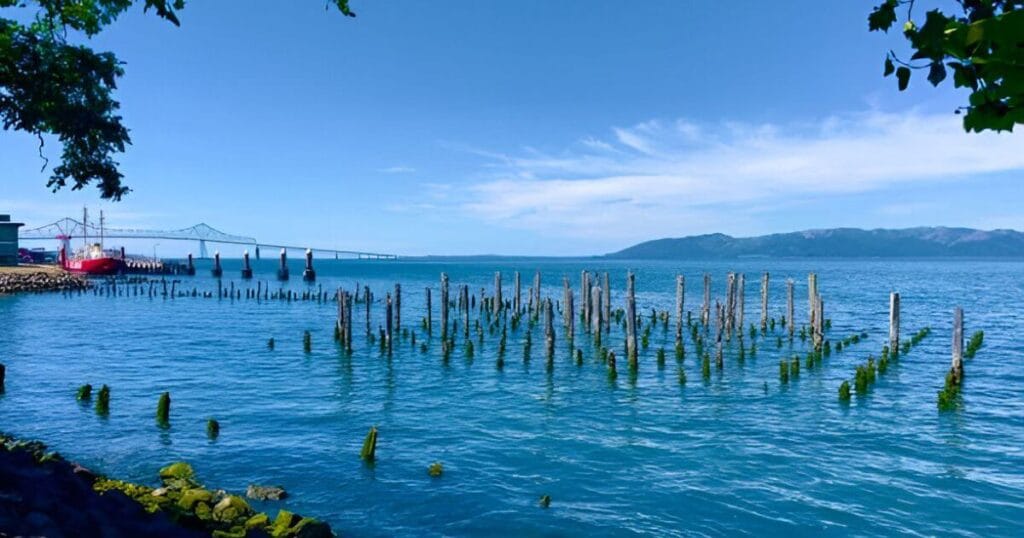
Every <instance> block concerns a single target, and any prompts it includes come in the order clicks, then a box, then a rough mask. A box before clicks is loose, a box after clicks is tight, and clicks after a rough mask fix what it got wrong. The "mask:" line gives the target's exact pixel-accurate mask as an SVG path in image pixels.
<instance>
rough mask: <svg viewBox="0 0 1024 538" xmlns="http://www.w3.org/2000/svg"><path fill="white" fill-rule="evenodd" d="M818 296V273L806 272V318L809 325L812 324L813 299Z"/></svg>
mask: <svg viewBox="0 0 1024 538" xmlns="http://www.w3.org/2000/svg"><path fill="white" fill-rule="evenodd" d="M817 297H818V275H816V274H814V273H808V274H807V319H808V324H809V325H812V326H813V325H814V309H815V301H816V300H817Z"/></svg>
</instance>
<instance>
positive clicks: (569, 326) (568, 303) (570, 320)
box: [565, 278, 576, 342]
mask: <svg viewBox="0 0 1024 538" xmlns="http://www.w3.org/2000/svg"><path fill="white" fill-rule="evenodd" d="M568 285H569V279H568V278H567V279H566V290H565V291H566V295H565V319H566V329H565V332H566V338H567V339H568V340H569V342H572V341H573V340H575V338H576V313H575V312H574V311H573V296H572V288H569V287H568Z"/></svg>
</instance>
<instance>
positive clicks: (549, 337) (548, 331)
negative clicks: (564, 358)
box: [544, 299, 555, 362]
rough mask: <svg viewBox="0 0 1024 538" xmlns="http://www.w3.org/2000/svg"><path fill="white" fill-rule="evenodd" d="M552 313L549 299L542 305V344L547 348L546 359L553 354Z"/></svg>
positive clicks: (553, 329) (549, 358) (549, 359)
mask: <svg viewBox="0 0 1024 538" xmlns="http://www.w3.org/2000/svg"><path fill="white" fill-rule="evenodd" d="M553 317H554V313H553V312H552V308H551V299H548V300H547V302H546V303H545V305H544V346H545V349H546V350H547V356H548V361H549V362H550V361H551V358H552V357H554V356H555V327H554V322H553V321H552V318H553Z"/></svg>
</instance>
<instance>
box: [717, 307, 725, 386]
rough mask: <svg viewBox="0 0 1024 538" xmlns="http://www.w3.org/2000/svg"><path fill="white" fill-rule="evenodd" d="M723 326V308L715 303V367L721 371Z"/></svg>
mask: <svg viewBox="0 0 1024 538" xmlns="http://www.w3.org/2000/svg"><path fill="white" fill-rule="evenodd" d="M724 325H725V307H724V306H722V305H721V304H719V303H718V301H715V366H716V367H717V368H718V369H719V370H721V369H722V363H723V361H722V332H723V330H724Z"/></svg>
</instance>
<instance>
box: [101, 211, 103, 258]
mask: <svg viewBox="0 0 1024 538" xmlns="http://www.w3.org/2000/svg"><path fill="white" fill-rule="evenodd" d="M100 252H103V210H102V209H101V210H100Z"/></svg>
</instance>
